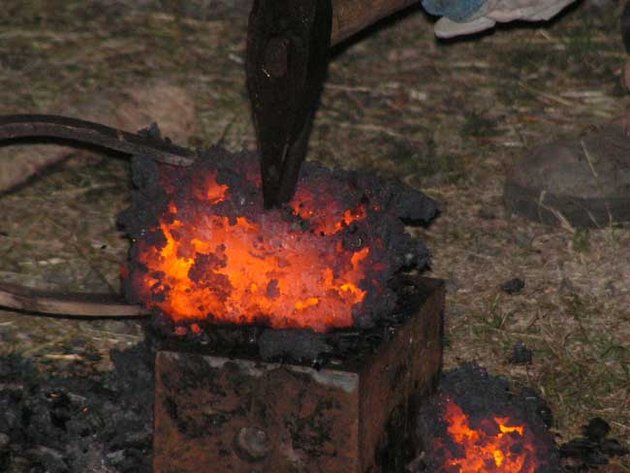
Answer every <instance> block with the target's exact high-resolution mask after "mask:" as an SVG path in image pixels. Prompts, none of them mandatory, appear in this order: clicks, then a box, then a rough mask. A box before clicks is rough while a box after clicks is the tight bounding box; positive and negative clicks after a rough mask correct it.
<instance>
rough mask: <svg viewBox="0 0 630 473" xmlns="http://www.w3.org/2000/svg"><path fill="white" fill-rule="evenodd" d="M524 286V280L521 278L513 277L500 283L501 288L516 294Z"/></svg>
mask: <svg viewBox="0 0 630 473" xmlns="http://www.w3.org/2000/svg"><path fill="white" fill-rule="evenodd" d="M524 287H525V281H523V280H522V279H521V278H513V279H510V280H509V281H505V282H504V283H503V284H501V290H502V291H503V292H506V293H508V294H510V295H512V294H518V293H519V292H521V291H522V290H523V288H524Z"/></svg>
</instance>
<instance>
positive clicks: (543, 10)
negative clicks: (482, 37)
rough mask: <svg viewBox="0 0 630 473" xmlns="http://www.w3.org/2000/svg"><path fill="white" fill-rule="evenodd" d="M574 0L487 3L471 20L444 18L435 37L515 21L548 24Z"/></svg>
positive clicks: (436, 29) (514, 0) (515, 0)
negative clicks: (461, 20) (458, 20)
mask: <svg viewBox="0 0 630 473" xmlns="http://www.w3.org/2000/svg"><path fill="white" fill-rule="evenodd" d="M574 1H575V0H488V1H487V2H486V3H485V4H484V5H483V6H482V7H481V8H480V9H479V10H478V11H477V12H475V15H474V16H472V17H471V18H469V19H467V20H465V21H463V22H456V21H453V20H450V19H448V18H446V17H442V18H440V19H439V20H438V21H437V23H436V24H435V27H434V28H435V35H436V36H437V37H438V38H452V37H455V36H461V35H467V34H472V33H478V32H480V31H483V30H486V29H488V28H492V27H493V26H494V25H495V24H496V23H507V22H509V21H514V20H523V21H547V20H549V19H551V18H552V17H554V16H555V15H557V14H558V13H560V11H561V10H563V9H564V8H565V7H566V6H568V5H570V4H571V3H573V2H574Z"/></svg>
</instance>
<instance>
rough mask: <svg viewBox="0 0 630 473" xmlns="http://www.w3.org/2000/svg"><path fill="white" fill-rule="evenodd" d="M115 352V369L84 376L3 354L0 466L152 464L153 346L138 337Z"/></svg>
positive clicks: (63, 469)
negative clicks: (49, 370)
mask: <svg viewBox="0 0 630 473" xmlns="http://www.w3.org/2000/svg"><path fill="white" fill-rule="evenodd" d="M112 360H113V362H114V366H115V369H114V370H113V371H112V372H110V373H107V374H104V375H102V376H95V377H91V378H85V377H60V376H48V375H46V374H44V373H40V372H38V370H37V369H36V368H35V367H34V366H33V364H32V363H31V362H30V361H29V360H27V359H25V358H23V357H21V356H20V355H10V356H6V357H2V358H0V471H3V472H9V473H22V472H29V473H44V472H46V473H70V472H72V473H74V472H76V473H85V472H91V473H127V472H128V473H132V472H133V473H144V472H150V471H151V445H152V438H153V433H152V429H153V426H152V424H153V354H152V353H151V350H149V348H148V347H147V346H146V345H145V344H139V345H137V346H136V347H134V348H131V349H130V350H127V351H122V352H118V351H115V352H112Z"/></svg>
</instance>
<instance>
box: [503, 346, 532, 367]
mask: <svg viewBox="0 0 630 473" xmlns="http://www.w3.org/2000/svg"><path fill="white" fill-rule="evenodd" d="M532 359H533V352H532V351H531V350H530V349H529V348H527V346H526V345H525V343H523V342H522V341H521V340H519V341H518V342H516V343H515V344H514V348H512V354H511V355H510V357H509V358H508V362H509V363H511V364H513V365H528V364H530V363H531V362H532Z"/></svg>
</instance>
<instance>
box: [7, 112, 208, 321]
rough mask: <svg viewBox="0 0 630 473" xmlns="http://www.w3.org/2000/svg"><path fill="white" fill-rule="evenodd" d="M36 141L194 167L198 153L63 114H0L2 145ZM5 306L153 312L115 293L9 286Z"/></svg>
mask: <svg viewBox="0 0 630 473" xmlns="http://www.w3.org/2000/svg"><path fill="white" fill-rule="evenodd" d="M34 141H45V142H51V143H61V144H71V145H73V146H77V147H88V148H89V147H93V148H94V147H95V148H98V149H100V150H103V151H115V152H117V153H123V154H127V155H131V156H137V157H142V158H145V159H153V160H155V161H159V162H162V163H165V164H170V165H173V166H189V165H190V164H192V163H193V162H194V161H195V159H196V153H195V152H194V151H191V150H188V149H186V148H181V147H179V146H175V145H173V144H171V143H169V142H168V141H165V140H162V139H160V138H159V137H153V136H150V135H149V134H146V135H145V134H142V133H129V132H125V131H122V130H118V129H116V128H110V127H108V126H105V125H101V124H98V123H94V122H89V121H85V120H79V119H76V118H69V117H64V116H58V115H0V146H3V145H8V144H11V143H14V142H29V143H32V142H34ZM0 307H5V308H10V309H15V310H18V311H23V312H25V313H37V314H45V315H51V316H63V317H99V318H101V317H116V318H117V317H141V316H146V315H149V311H148V310H145V309H143V308H141V307H140V306H137V305H132V304H128V303H126V302H125V301H123V300H122V299H121V298H120V297H119V296H118V297H117V296H115V295H111V294H68V293H49V292H41V291H34V290H32V289H28V288H25V287H21V286H15V285H8V284H0Z"/></svg>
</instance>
